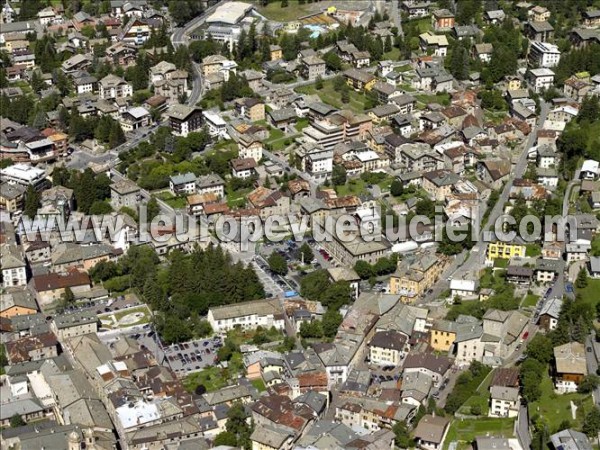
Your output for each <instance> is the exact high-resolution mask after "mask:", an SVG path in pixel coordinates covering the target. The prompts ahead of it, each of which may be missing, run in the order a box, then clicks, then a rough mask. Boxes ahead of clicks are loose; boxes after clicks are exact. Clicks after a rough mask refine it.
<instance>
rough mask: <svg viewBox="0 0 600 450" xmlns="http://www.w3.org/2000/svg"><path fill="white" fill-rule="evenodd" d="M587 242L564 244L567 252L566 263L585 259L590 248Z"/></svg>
mask: <svg viewBox="0 0 600 450" xmlns="http://www.w3.org/2000/svg"><path fill="white" fill-rule="evenodd" d="M591 248H592V247H591V245H590V244H589V243H587V242H586V243H577V242H571V243H568V244H566V245H565V250H566V253H567V264H570V263H572V262H575V261H585V260H586V259H587V258H588V252H589V251H590V250H591Z"/></svg>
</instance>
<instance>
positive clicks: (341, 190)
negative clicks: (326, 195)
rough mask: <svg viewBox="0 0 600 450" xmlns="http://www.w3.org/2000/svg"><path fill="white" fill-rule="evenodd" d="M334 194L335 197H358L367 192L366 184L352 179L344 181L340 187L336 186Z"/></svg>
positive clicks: (357, 179)
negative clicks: (335, 194) (335, 193)
mask: <svg viewBox="0 0 600 450" xmlns="http://www.w3.org/2000/svg"><path fill="white" fill-rule="evenodd" d="M335 192H337V195H339V196H344V195H360V194H364V193H365V192H367V183H365V182H364V181H363V180H361V179H360V178H352V179H350V180H348V181H346V184H344V185H342V186H336V187H335Z"/></svg>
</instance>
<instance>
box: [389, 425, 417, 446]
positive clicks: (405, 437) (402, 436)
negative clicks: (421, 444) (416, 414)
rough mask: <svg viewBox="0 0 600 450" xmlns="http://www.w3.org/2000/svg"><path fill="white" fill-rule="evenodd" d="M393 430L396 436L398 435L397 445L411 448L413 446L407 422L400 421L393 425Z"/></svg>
mask: <svg viewBox="0 0 600 450" xmlns="http://www.w3.org/2000/svg"><path fill="white" fill-rule="evenodd" d="M392 431H393V433H394V436H395V437H396V446H397V447H400V448H410V447H412V444H413V442H412V439H411V438H410V433H409V432H408V427H407V426H406V423H405V422H401V421H398V422H396V424H395V425H394V426H393V427H392Z"/></svg>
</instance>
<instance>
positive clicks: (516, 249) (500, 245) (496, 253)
mask: <svg viewBox="0 0 600 450" xmlns="http://www.w3.org/2000/svg"><path fill="white" fill-rule="evenodd" d="M515 257H519V258H524V257H525V246H524V245H520V244H512V243H510V242H490V243H489V244H488V251H487V259H489V260H490V261H493V260H495V259H511V258H515Z"/></svg>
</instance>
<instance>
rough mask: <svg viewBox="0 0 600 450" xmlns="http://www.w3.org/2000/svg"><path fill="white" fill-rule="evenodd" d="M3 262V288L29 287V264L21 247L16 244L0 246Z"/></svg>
mask: <svg viewBox="0 0 600 450" xmlns="http://www.w3.org/2000/svg"><path fill="white" fill-rule="evenodd" d="M0 255H1V258H0V259H1V260H2V286H3V287H5V288H9V287H12V286H26V285H27V264H26V262H25V257H24V255H23V252H22V249H21V246H18V245H15V244H0Z"/></svg>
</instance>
